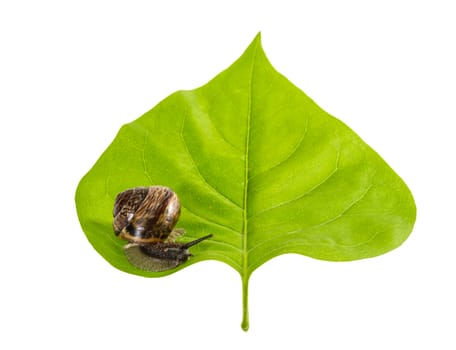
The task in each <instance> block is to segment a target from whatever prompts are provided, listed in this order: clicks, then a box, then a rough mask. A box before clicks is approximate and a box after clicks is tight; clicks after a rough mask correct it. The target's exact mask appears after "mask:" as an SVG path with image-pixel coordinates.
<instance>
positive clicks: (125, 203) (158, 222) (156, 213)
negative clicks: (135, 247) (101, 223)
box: [113, 186, 183, 243]
mask: <svg viewBox="0 0 456 350" xmlns="http://www.w3.org/2000/svg"><path fill="white" fill-rule="evenodd" d="M180 210H181V206H180V202H179V199H178V198H177V195H176V194H175V193H174V192H173V191H172V190H171V189H169V188H168V187H164V186H151V187H136V188H132V189H129V190H126V191H123V192H121V193H119V194H118V195H117V197H116V200H115V204H114V210H113V216H114V221H113V229H114V232H115V233H116V235H118V236H120V237H121V238H123V239H126V240H127V241H129V242H134V243H150V242H161V241H164V240H166V239H168V238H169V236H170V234H171V233H172V232H173V229H174V226H175V225H176V223H177V220H179V215H180ZM182 233H183V232H180V231H176V232H175V234H174V235H173V236H172V237H171V238H172V239H175V237H176V236H178V235H180V234H182Z"/></svg>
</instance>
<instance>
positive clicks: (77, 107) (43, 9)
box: [0, 0, 456, 350]
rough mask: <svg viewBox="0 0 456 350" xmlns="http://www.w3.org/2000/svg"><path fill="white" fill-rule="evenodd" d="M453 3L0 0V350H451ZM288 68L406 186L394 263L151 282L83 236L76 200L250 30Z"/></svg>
mask: <svg viewBox="0 0 456 350" xmlns="http://www.w3.org/2000/svg"><path fill="white" fill-rule="evenodd" d="M455 11H456V10H454V7H453V4H452V1H439V0H432V1H420V0H416V1H400V0H396V1H296V2H292V1H285V0H281V1H274V2H273V1H242V2H241V1H233V0H230V1H206V2H204V1H196V0H192V1H160V2H158V1H156V2H152V1H142V2H141V1H128V2H127V1H125V2H118V1H106V2H102V1H74V2H69V1H55V2H51V1H30V2H24V1H1V5H0V63H1V64H0V118H1V124H0V143H1V144H0V146H1V148H0V152H1V164H2V165H1V172H0V177H1V181H0V186H1V187H2V191H1V203H2V207H1V214H0V220H1V231H0V235H1V242H2V249H1V253H0V260H1V261H0V263H1V264H0V266H1V276H0V278H1V287H0V308H1V309H0V323H1V324H0V348H2V349H31V348H46V349H81V348H83V349H86V348H98V349H153V348H156V349H159V348H161V349H163V348H166V349H173V348H175V349H177V348H180V349H183V348H185V349H187V348H190V349H192V348H201V349H248V348H250V349H265V348H280V349H293V348H300V349H313V350H315V349H413V348H418V347H419V348H421V349H440V350H441V349H453V350H454V349H455V348H456V287H455V277H456V238H455V237H456V228H455V223H454V218H455V209H456V207H455V204H454V201H455V198H456V191H455V186H454V178H455V171H454V162H455V156H454V153H455V150H456V142H455V141H454V131H455V126H454V123H453V121H454V119H455V117H456V103H455V93H456V69H455V66H456V52H455V48H456V20H455V18H456V12H455ZM260 30H261V32H262V38H263V40H262V41H263V47H264V49H265V51H266V53H267V55H268V57H269V59H270V60H271V62H272V64H273V65H274V66H275V67H276V69H277V70H278V71H280V72H281V73H283V74H284V75H285V76H286V77H288V78H289V79H290V80H291V81H292V82H293V83H294V84H296V85H297V86H299V87H300V88H301V89H302V90H303V91H305V92H306V93H307V94H308V95H309V96H310V97H312V98H313V99H314V100H315V101H316V102H317V103H318V104H319V105H320V106H321V107H323V108H324V109H325V110H327V111H328V112H329V113H331V114H333V115H335V116H337V117H338V118H340V119H341V120H343V121H344V122H345V123H347V124H348V125H349V126H350V127H352V128H353V129H354V130H355V131H356V132H357V133H358V134H359V135H360V136H361V137H362V138H363V139H364V140H365V141H366V142H367V143H369V144H370V145H371V146H372V147H373V148H374V149H375V150H377V151H378V152H379V153H380V154H381V155H382V157H383V158H384V159H385V160H386V161H387V162H388V163H389V164H390V165H391V166H392V167H393V168H394V169H395V170H396V171H397V172H398V174H400V175H401V176H402V177H403V179H404V180H405V181H406V183H407V184H408V185H409V187H410V188H411V190H412V192H413V194H414V196H415V199H416V203H417V207H418V219H417V222H416V226H415V229H414V232H413V233H412V235H411V236H410V238H409V239H408V240H407V241H406V242H405V243H404V244H403V245H402V246H401V247H400V248H398V249H396V250H395V251H393V252H390V253H388V254H386V255H383V256H380V257H377V258H373V259H367V260H362V261H356V262H349V263H330V262H324V261H317V260H313V259H310V258H306V257H303V256H298V255H287V256H281V257H279V258H276V259H274V260H272V261H270V262H268V263H266V264H265V265H263V266H262V267H260V268H259V269H258V270H257V271H255V272H254V274H253V275H252V278H251V281H250V326H251V327H250V331H249V332H248V333H245V332H243V331H242V330H241V328H240V322H241V281H240V278H239V276H238V274H237V272H235V271H234V270H233V269H231V268H230V267H228V266H227V265H224V264H222V263H219V262H212V261H208V262H203V263H199V264H196V265H193V266H191V267H190V268H188V269H185V270H183V271H181V272H180V273H177V274H174V275H172V276H169V277H166V278H160V279H145V278H141V277H136V276H132V275H128V274H125V273H123V272H120V271H118V270H116V269H114V268H113V267H111V266H110V265H109V264H108V263H107V262H106V261H105V260H104V259H103V258H102V257H101V256H99V255H98V254H97V253H96V251H95V250H94V249H92V247H91V245H90V244H89V243H88V241H87V240H86V238H85V236H84V234H83V232H82V230H81V229H80V226H79V222H78V220H77V217H76V210H75V204H74V192H75V189H76V186H77V184H78V182H79V180H80V178H81V177H82V176H83V175H84V174H85V173H86V172H87V171H88V170H89V169H90V167H91V166H92V165H93V164H94V162H95V161H96V160H97V158H98V157H99V156H100V154H101V153H102V151H103V150H104V149H105V148H106V147H107V146H108V145H109V143H110V142H111V141H112V139H113V138H114V137H115V135H116V132H117V131H118V129H119V128H120V126H121V125H122V124H124V123H127V122H130V121H132V120H134V119H136V118H137V117H139V116H140V115H142V114H143V113H144V112H146V111H147V110H149V109H150V108H152V107H153V106H155V105H156V104H157V103H158V102H159V101H161V100H162V99H163V98H165V97H166V96H168V95H169V94H171V93H172V92H174V91H176V90H179V89H193V88H195V87H198V86H200V85H202V84H204V83H206V82H207V81H208V80H210V79H211V78H212V77H214V76H215V75H216V74H217V73H219V72H220V71H222V70H223V69H225V68H227V67H228V66H229V65H230V64H231V63H232V62H233V61H234V60H235V59H237V58H238V57H239V56H240V55H241V54H242V52H243V51H244V50H245V48H246V47H247V46H248V44H249V43H250V42H251V40H252V39H253V38H254V36H255V35H256V34H257V32H258V31H260Z"/></svg>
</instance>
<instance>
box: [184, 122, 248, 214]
mask: <svg viewBox="0 0 456 350" xmlns="http://www.w3.org/2000/svg"><path fill="white" fill-rule="evenodd" d="M186 119H187V114H185V115H184V118H183V121H182V129H181V132H180V137H181V139H182V143H183V145H184V147H185V150H186V152H187V154H188V156H189V158H190V161H191V162H192V164H193V166H194V168H195V170H196V173H197V174H198V176H199V177H200V179H201V180H202V181H203V183H204V184H205V185H206V186H207V187H208V188H209V189H210V190H211V191H212V192H215V193H217V194H218V195H219V196H220V197H221V198H223V200H224V201H225V202H229V203H230V204H231V205H233V206H234V207H236V208H238V209H241V210H242V208H241V206H240V205H238V204H236V203H235V202H233V201H232V200H231V199H230V198H228V197H227V196H225V195H224V194H223V193H222V192H220V191H219V190H218V189H217V188H215V187H214V186H213V185H211V184H210V183H209V182H208V181H207V179H206V177H205V176H204V175H203V174H202V173H201V171H200V169H199V167H198V165H197V164H196V162H195V158H194V157H193V154H192V152H190V149H189V148H188V144H187V140H186V139H185V136H184V132H183V130H184V128H185V120H186Z"/></svg>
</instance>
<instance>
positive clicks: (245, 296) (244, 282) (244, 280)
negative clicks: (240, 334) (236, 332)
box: [241, 275, 250, 332]
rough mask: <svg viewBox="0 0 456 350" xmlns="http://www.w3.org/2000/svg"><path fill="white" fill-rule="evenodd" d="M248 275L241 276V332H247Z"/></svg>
mask: <svg viewBox="0 0 456 350" xmlns="http://www.w3.org/2000/svg"><path fill="white" fill-rule="evenodd" d="M249 277H250V276H249V275H244V276H242V323H241V327H242V330H244V331H245V332H247V331H248V330H249Z"/></svg>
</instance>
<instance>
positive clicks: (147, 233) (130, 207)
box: [113, 186, 212, 272]
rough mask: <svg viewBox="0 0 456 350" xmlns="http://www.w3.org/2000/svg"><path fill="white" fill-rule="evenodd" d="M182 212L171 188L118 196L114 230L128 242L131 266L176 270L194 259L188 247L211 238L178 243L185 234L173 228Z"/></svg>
mask: <svg viewBox="0 0 456 350" xmlns="http://www.w3.org/2000/svg"><path fill="white" fill-rule="evenodd" d="M180 211H181V205H180V202H179V198H178V197H177V195H176V194H175V193H174V192H173V191H172V190H171V189H170V188H168V187H164V186H151V187H135V188H131V189H128V190H125V191H123V192H121V193H119V194H118V195H117V197H116V200H115V203H114V210H113V216H114V220H113V230H114V233H115V234H116V235H117V236H119V237H120V238H122V239H124V240H127V241H128V242H129V243H128V244H126V245H125V246H124V252H125V255H126V257H127V259H128V260H129V262H130V263H131V264H132V265H134V266H136V267H138V268H140V269H142V270H147V271H154V272H158V271H164V270H168V269H172V268H175V267H177V266H179V265H181V264H183V263H184V262H186V261H187V260H188V258H189V257H190V256H192V254H191V253H190V252H189V250H188V248H190V247H191V246H193V245H195V244H198V243H200V242H201V241H203V240H205V239H207V238H210V237H212V235H207V236H204V237H201V238H199V239H196V240H194V241H192V242H189V243H181V242H176V238H177V237H179V236H181V235H183V234H184V232H185V231H184V230H182V229H175V228H174V227H175V226H176V223H177V221H178V220H179V216H180Z"/></svg>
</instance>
